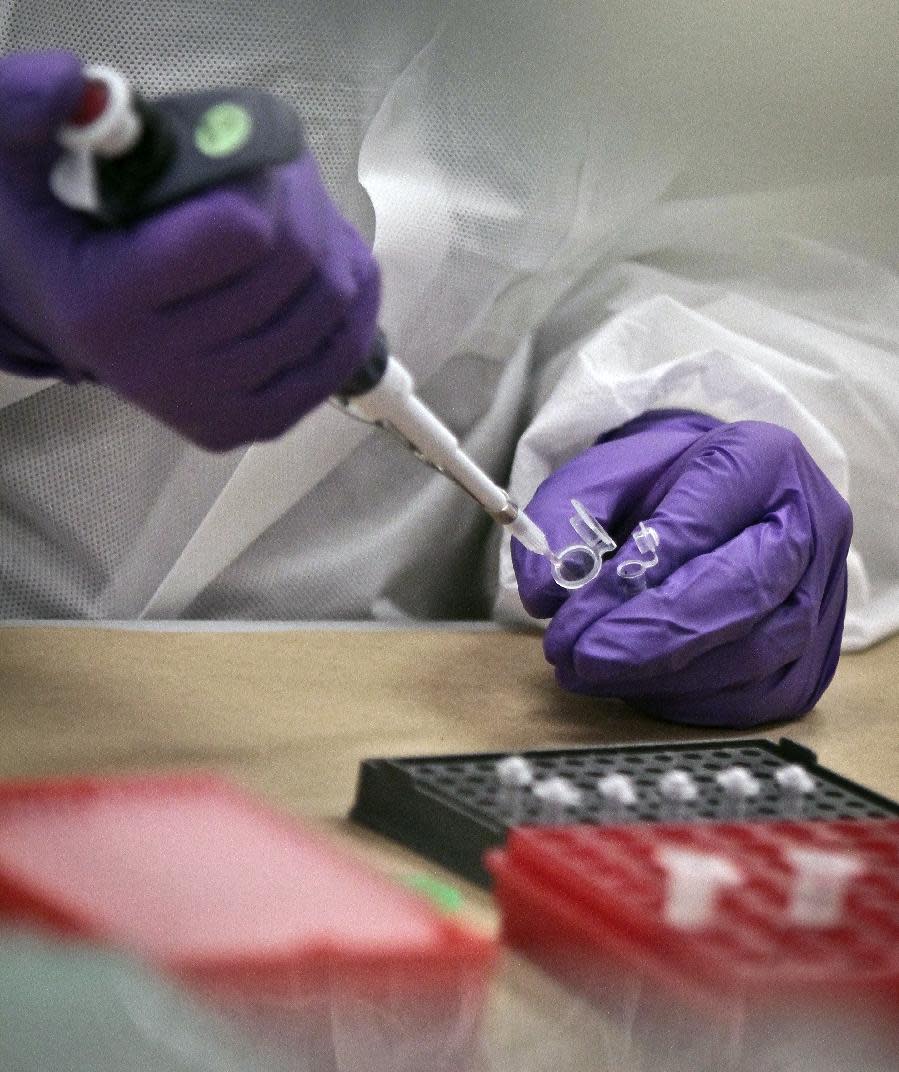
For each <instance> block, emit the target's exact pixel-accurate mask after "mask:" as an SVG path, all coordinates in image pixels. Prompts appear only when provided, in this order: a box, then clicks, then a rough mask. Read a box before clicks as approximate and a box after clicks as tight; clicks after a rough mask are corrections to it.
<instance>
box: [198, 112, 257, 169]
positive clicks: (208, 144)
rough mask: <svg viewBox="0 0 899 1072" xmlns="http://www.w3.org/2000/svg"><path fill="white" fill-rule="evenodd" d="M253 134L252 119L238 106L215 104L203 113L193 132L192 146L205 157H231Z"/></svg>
mask: <svg viewBox="0 0 899 1072" xmlns="http://www.w3.org/2000/svg"><path fill="white" fill-rule="evenodd" d="M252 132H253V117H252V116H251V115H250V113H249V112H248V111H247V110H246V108H242V107H241V106H240V105H239V104H229V103H225V104H216V105H215V107H213V108H210V109H209V111H208V112H204V114H203V116H202V117H201V119H200V122H199V123H198V124H197V127H196V129H195V130H194V144H195V145H196V147H197V148H198V149H199V150H200V152H201V153H203V154H204V155H205V156H211V157H213V158H218V157H222V156H231V154H232V153H236V152H237V151H238V149H242V148H243V147H244V146H245V145H246V144H247V142H248V141H249V140H250V134H252Z"/></svg>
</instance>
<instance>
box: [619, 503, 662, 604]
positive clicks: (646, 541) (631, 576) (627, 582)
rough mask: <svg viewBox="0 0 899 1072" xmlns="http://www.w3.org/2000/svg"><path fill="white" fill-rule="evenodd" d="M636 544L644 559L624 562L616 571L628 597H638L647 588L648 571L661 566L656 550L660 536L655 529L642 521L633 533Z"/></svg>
mask: <svg viewBox="0 0 899 1072" xmlns="http://www.w3.org/2000/svg"><path fill="white" fill-rule="evenodd" d="M633 537H634V543H635V544H636V545H637V550H638V551H639V552H640V554H641V555H642V556H643V557H642V558H631V559H628V560H627V561H626V562H622V563H621V565H619V567H618V569H617V570H616V571H615V572H616V573H617V574H618V577H619V578H620V580H621V584H622V587H623V588H624V590H625V592H627V594H628V595H636V594H637V593H638V592H642V591H644V590H645V588H646V571H647V570H651V569H652V568H653V567H654V566H657V565H658V564H659V556H658V555H657V554H656V550H657V548H658V546H659V542H660V541H659V534H658V533H657V532H656V530H655V529H654V528H652V527H651V526H649V525H647V524H646V522H645V521H641V522H640V524H639V525H638V526H637V528H636V529H635V530H634V533H633Z"/></svg>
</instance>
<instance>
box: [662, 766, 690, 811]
mask: <svg viewBox="0 0 899 1072" xmlns="http://www.w3.org/2000/svg"><path fill="white" fill-rule="evenodd" d="M658 785H659V793H660V795H661V796H662V797H663V798H664V799H665V800H668V801H671V803H673V804H689V803H691V802H692V801H694V800H695V799H696V798H697V797H698V796H699V789H698V788H697V785H696V782H695V781H694V780H693V778H692V777H691V776H690V775H689V774H688V773H687V772H686V771H685V770H670V771H666V772H665V773H664V774H662V775H660V777H659V782H658Z"/></svg>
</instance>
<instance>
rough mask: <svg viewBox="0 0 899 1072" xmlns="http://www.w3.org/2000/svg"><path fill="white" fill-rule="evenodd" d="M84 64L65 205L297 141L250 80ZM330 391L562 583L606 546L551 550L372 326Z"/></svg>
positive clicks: (164, 186)
mask: <svg viewBox="0 0 899 1072" xmlns="http://www.w3.org/2000/svg"><path fill="white" fill-rule="evenodd" d="M84 73H85V79H86V82H85V90H84V93H83V96H82V99H81V101H80V103H79V106H78V108H77V109H76V111H75V113H74V115H73V116H72V118H71V120H70V122H69V124H68V125H66V126H65V127H63V128H62V130H61V131H60V132H59V135H58V140H59V143H60V145H61V146H62V147H63V150H64V152H63V155H62V157H61V158H60V160H59V161H58V162H57V163H56V165H55V167H54V169H53V171H52V173H51V183H50V184H51V188H52V189H53V192H54V193H55V195H56V196H57V198H58V199H59V200H60V201H62V202H63V203H64V204H66V205H68V206H69V207H70V208H72V209H75V210H76V211H79V212H83V213H86V214H88V215H90V216H92V217H93V218H94V219H96V220H98V221H100V222H102V223H104V224H106V225H108V226H117V225H120V224H124V223H128V222H130V221H131V220H134V219H138V218H140V217H142V216H146V215H148V214H150V213H152V212H154V211H156V210H158V209H160V208H163V207H165V206H166V205H168V204H171V203H173V202H175V201H178V200H180V199H182V198H184V197H187V196H189V195H190V194H194V193H197V192H199V191H201V190H204V189H208V188H209V187H212V186H215V185H218V184H220V183H222V182H226V181H228V180H230V179H234V178H238V177H242V176H246V175H248V174H251V173H253V172H254V171H258V170H260V169H261V168H265V167H270V166H273V165H275V164H281V163H287V162H288V161H290V160H293V159H295V158H296V157H298V156H299V155H300V154H301V153H302V152H303V151H304V149H305V144H304V139H303V131H302V127H301V124H300V120H299V117H298V116H297V115H296V113H295V112H294V111H293V109H291V108H290V107H289V106H288V105H286V104H285V103H284V102H282V101H280V100H279V99H278V98H277V97H274V96H272V95H271V94H268V93H265V92H263V91H261V90H254V89H227V90H207V91H203V92H200V93H186V94H178V95H174V96H170V97H164V98H162V99H161V100H157V101H153V102H150V101H147V100H145V99H144V98H143V97H141V96H140V95H139V94H136V93H135V92H134V91H133V89H132V87H131V86H130V85H129V83H128V82H127V81H126V80H125V78H124V77H123V76H122V75H121V74H119V73H118V72H117V71H115V70H112V69H111V68H108V67H98V66H94V67H88V68H86V69H85V72H84ZM334 401H335V402H337V403H338V404H339V405H340V406H342V407H343V408H344V409H346V410H347V411H348V412H349V413H351V414H352V415H354V416H357V417H359V418H361V419H363V420H366V421H368V422H370V423H373V424H376V425H378V426H380V427H383V428H386V429H387V430H389V431H390V432H392V433H393V434H395V435H397V436H399V437H400V438H401V439H402V440H403V441H404V442H405V443H406V444H407V445H408V446H409V447H410V448H411V449H412V450H413V451H414V453H415V454H416V455H417V456H418V457H419V458H420V459H421V460H422V461H424V462H426V463H427V464H429V465H431V466H432V467H433V468H435V469H437V470H438V471H439V472H441V473H443V474H444V475H445V476H447V477H448V478H449V479H450V480H453V481H454V482H455V483H456V484H458V485H459V487H461V488H462V489H463V490H464V491H466V492H467V493H468V494H469V495H470V496H471V497H472V498H473V499H474V500H475V502H477V503H478V504H479V505H480V506H481V507H482V508H483V509H484V510H485V511H486V512H487V513H488V514H489V515H490V516H491V517H492V518H493V519H494V520H495V521H497V522H499V523H500V524H501V525H505V526H506V527H508V529H509V531H510V532H511V534H512V535H513V536H515V537H516V539H518V540H520V541H521V543H522V544H524V546H525V547H526V548H527V549H528V550H529V551H533V552H536V553H537V554H539V555H542V556H543V557H544V558H546V559H548V561H549V563H550V566H551V568H552V574H553V577H554V578H555V580H556V581H557V583H558V584H560V585H561V586H562V587H564V588H580V587H581V586H583V585H584V584H586V583H587V582H588V581H590V580H592V579H593V577H595V576H596V574H597V573H598V572H599V569H600V567H601V564H602V554H604V553H607V552H608V550H609V549H610V548H609V546H608V544H609V543H610V541H609V538H608V536H607V535H606V534H605V532H604V530H602V529H601V526H600V527H599V531H600V532H601V533H602V537H601V538H600V543H599V544H596V543H594V544H588V543H584V544H573V545H571V546H569V547H566V548H564V549H562V550H561V551H559V552H556V551H553V549H552V548H551V547H550V545H549V542H548V540H547V538H546V534H545V533H544V532H543V531H542V530H541V529H540V528H539V526H537V525H536V524H535V523H534V522H533V521H532V520H531V518H529V517H528V516H527V514H525V513H524V511H523V510H521V509H520V508H519V506H518V505H517V504H516V503H515V502H513V500H512V499H511V498H510V496H509V494H508V492H506V491H505V490H504V489H503V488H501V487H500V486H499V485H498V484H496V483H495V482H494V481H493V480H492V479H491V478H490V477H489V476H488V475H487V473H485V472H484V470H483V469H481V468H480V467H479V466H478V465H477V464H476V463H475V462H474V460H473V459H472V458H471V457H469V456H468V455H467V454H466V453H465V452H464V451H463V450H462V449H461V447H460V446H459V441H458V439H457V438H456V437H455V436H454V435H453V433H452V432H451V431H450V430H449V429H448V428H447V427H446V426H445V425H444V424H443V423H442V421H440V420H439V419H438V418H437V417H436V416H435V415H434V414H433V413H432V412H431V411H430V410H429V409H428V408H427V406H425V405H424V403H423V402H421V400H420V399H419V398H418V397H416V395H415V393H414V384H413V380H412V376H411V375H410V374H409V372H408V371H407V370H406V369H405V368H404V367H403V365H402V364H400V362H399V361H398V360H397V359H396V358H395V357H393V356H392V355H391V354H390V352H389V349H388V345H387V341H386V337H385V336H384V335H383V333H380V332H379V334H378V337H377V339H376V342H375V345H374V348H373V350H372V353H371V355H370V357H369V359H368V361H367V362H366V364H365V365H364V366H363V367H362V368H361V369H360V370H359V371H358V372H357V373H356V374H355V375H354V376H353V377H352V378H351V379H350V381H349V382H348V383H347V384H344V386H343V387H342V388H341V390H340V391H338V393H337V395H336V396H335V399H334ZM576 509H578V507H577V505H576ZM578 512H579V513H580V514H581V517H582V519H585V520H586V523H587V526H588V528H589V529H590V530H591V531H593V529H594V527H595V522H592V519H589V518H588V517H586V515H585V514H583V512H582V508H580V509H578ZM572 524H573V525H575V528H576V530H577V531H578V532H579V533H580V532H581V527H580V525H581V522H578V520H577V518H572ZM611 548H612V549H614V543H612V544H611Z"/></svg>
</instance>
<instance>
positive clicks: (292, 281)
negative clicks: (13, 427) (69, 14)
mask: <svg viewBox="0 0 899 1072" xmlns="http://www.w3.org/2000/svg"><path fill="white" fill-rule="evenodd" d="M84 90H85V78H84V74H83V71H82V65H81V62H80V61H79V60H78V59H77V58H76V57H75V56H73V55H71V54H69V53H61V52H60V53H52V52H48V53H39V54H34V55H14V56H9V57H6V58H4V59H3V61H2V63H0V234H2V235H3V241H2V243H0V350H2V352H3V354H4V355H5V358H6V360H7V365H8V366H10V365H13V363H14V365H13V367H14V368H15V370H16V371H17V372H19V373H21V374H24V375H37V376H46V375H49V376H55V377H59V378H62V379H65V380H69V381H70V382H77V381H79V380H92V381H96V382H98V383H101V384H103V385H105V386H107V387H110V388H112V389H113V390H114V391H116V392H117V393H119V394H121V395H123V396H124V397H126V398H128V399H130V400H131V401H132V402H134V403H135V404H137V405H138V406H140V407H141V408H143V409H145V410H147V411H148V412H150V413H152V414H153V415H154V416H156V417H158V418H159V419H160V420H161V421H164V422H165V423H166V424H169V425H171V426H172V427H173V428H175V429H176V430H177V431H179V432H181V433H182V434H183V435H184V436H186V437H188V438H189V439H191V440H193V441H194V442H196V443H198V444H200V445H202V446H205V447H208V448H212V449H216V450H224V449H228V448H231V447H236V446H239V445H241V444H245V443H249V442H253V441H258V440H264V439H270V438H274V437H275V436H278V435H280V434H281V433H282V432H284V431H285V430H286V429H288V428H289V427H290V426H291V425H292V424H294V423H295V422H296V421H297V420H299V419H300V418H301V417H302V416H303V415H304V414H306V413H308V412H309V411H310V410H311V409H313V408H314V407H315V406H317V405H318V404H319V403H321V402H322V401H324V400H325V399H326V398H327V397H328V396H329V395H331V394H332V393H333V392H334V391H335V389H337V388H338V387H339V386H340V385H341V384H342V383H343V382H344V381H346V380H347V378H348V377H349V376H350V375H351V374H352V373H353V372H354V371H355V370H356V369H357V368H358V367H359V366H360V365H361V364H363V363H364V362H365V361H366V360H367V358H368V356H369V352H370V349H371V345H372V342H373V340H374V338H375V332H376V322H377V313H378V289H379V285H378V269H377V265H376V263H375V261H374V259H373V257H372V255H371V253H370V251H369V249H368V247H367V245H366V243H365V242H364V241H363V240H362V238H361V237H360V236H359V235H358V234H357V233H356V231H355V230H354V229H353V228H352V227H351V226H350V225H349V224H348V223H347V222H346V221H345V220H344V219H343V218H342V217H341V215H340V214H339V213H338V211H337V209H336V208H335V206H334V205H333V203H332V202H331V200H330V198H329V197H328V195H327V193H326V192H325V189H324V186H323V185H322V182H321V180H320V178H319V174H318V170H317V167H316V164H315V160H314V159H313V158H312V156H311V155H310V154H308V153H306V154H304V155H302V156H301V157H299V158H298V159H295V160H293V161H292V162H290V163H286V164H283V165H281V166H279V167H276V168H271V169H267V170H265V171H259V172H257V173H255V174H254V175H253V176H252V177H251V178H249V179H246V180H242V181H240V182H232V183H229V184H227V185H226V186H222V187H221V188H217V189H209V190H206V191H204V192H203V194H202V196H198V197H192V198H189V199H187V200H184V201H182V202H180V203H178V204H174V205H172V206H170V207H167V208H165V209H164V210H162V211H160V212H159V213H156V214H153V215H150V216H148V217H147V218H145V219H141V220H139V221H138V222H136V223H134V224H132V225H131V226H129V227H127V229H125V230H124V231H122V230H118V229H101V228H98V227H97V226H96V225H95V224H94V223H93V222H92V221H91V220H90V219H88V218H85V217H84V216H80V215H78V214H76V213H74V212H72V211H70V210H69V209H68V208H66V207H64V206H63V205H61V204H60V203H59V201H58V200H57V198H55V197H54V195H53V193H51V190H50V186H49V176H50V172H51V168H52V166H53V164H54V162H55V161H56V159H57V158H58V157H59V155H60V147H59V146H58V144H57V132H58V131H59V129H60V128H62V127H63V126H64V125H65V124H67V123H68V122H69V121H70V120H71V118H72V116H73V115H74V113H75V112H76V110H77V108H78V106H79V103H80V102H81V101H82V97H83V93H84Z"/></svg>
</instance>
